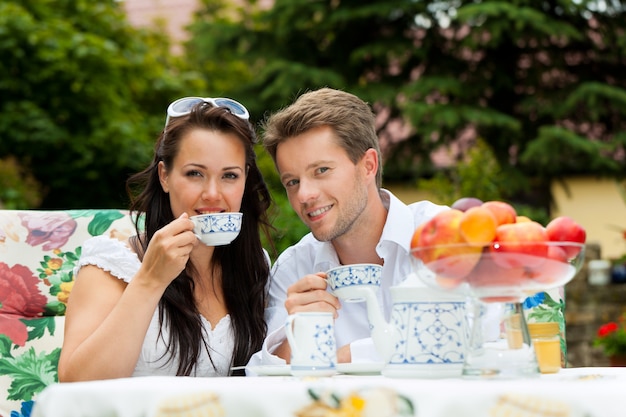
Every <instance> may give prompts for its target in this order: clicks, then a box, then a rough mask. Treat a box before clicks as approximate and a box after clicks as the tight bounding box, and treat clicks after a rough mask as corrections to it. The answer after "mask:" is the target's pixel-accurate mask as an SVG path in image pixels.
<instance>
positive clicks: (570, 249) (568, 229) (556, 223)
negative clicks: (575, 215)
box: [546, 216, 587, 258]
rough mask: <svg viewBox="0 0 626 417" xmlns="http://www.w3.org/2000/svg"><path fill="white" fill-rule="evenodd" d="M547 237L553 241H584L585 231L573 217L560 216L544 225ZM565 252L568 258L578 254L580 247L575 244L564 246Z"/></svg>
mask: <svg viewBox="0 0 626 417" xmlns="http://www.w3.org/2000/svg"><path fill="white" fill-rule="evenodd" d="M546 233H547V234H548V239H549V240H551V241H553V242H575V243H585V239H586V238H587V232H586V231H585V229H584V228H583V227H582V226H581V225H580V224H578V223H576V221H574V219H572V218H571V217H567V216H560V217H557V218H555V219H554V220H552V221H551V222H550V223H548V225H547V226H546ZM563 248H564V249H565V252H566V253H567V256H568V257H569V258H573V257H574V256H576V255H578V252H580V248H579V247H577V246H564V247H563Z"/></svg>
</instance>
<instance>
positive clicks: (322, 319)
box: [285, 312, 337, 376]
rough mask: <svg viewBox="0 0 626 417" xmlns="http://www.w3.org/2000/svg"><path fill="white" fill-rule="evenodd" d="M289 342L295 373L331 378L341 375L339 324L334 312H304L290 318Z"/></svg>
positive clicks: (293, 372) (292, 367)
mask: <svg viewBox="0 0 626 417" xmlns="http://www.w3.org/2000/svg"><path fill="white" fill-rule="evenodd" d="M285 332H286V334H287V340H288V341H289V346H290V347H291V374H292V375H294V376H309V375H311V376H330V375H334V374H335V373H336V372H337V368H336V364H337V347H336V345H335V321H334V318H333V314H332V313H324V312H303V313H295V314H292V315H290V316H288V317H287V322H286V323H285Z"/></svg>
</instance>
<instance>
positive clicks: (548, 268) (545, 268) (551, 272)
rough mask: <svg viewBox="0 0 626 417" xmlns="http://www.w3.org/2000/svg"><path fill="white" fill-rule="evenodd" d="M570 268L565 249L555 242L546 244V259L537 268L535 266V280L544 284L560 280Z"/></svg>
mask: <svg viewBox="0 0 626 417" xmlns="http://www.w3.org/2000/svg"><path fill="white" fill-rule="evenodd" d="M570 268H572V267H571V266H570V265H569V262H568V261H567V253H566V251H565V249H564V248H563V247H561V246H559V245H557V244H550V245H549V246H548V254H547V259H546V261H545V262H544V263H543V264H542V265H541V266H540V267H538V268H535V271H536V272H537V275H536V276H535V280H537V281H539V282H543V283H546V284H553V283H556V282H559V281H560V280H562V279H563V278H564V277H565V276H566V275H567V272H568V269H570Z"/></svg>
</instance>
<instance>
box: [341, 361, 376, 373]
mask: <svg viewBox="0 0 626 417" xmlns="http://www.w3.org/2000/svg"><path fill="white" fill-rule="evenodd" d="M384 366H385V364H384V363H383V362H357V363H338V364H337V372H339V373H340V374H347V375H380V371H381V370H382V369H383V368H384Z"/></svg>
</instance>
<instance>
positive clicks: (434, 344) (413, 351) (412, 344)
mask: <svg viewBox="0 0 626 417" xmlns="http://www.w3.org/2000/svg"><path fill="white" fill-rule="evenodd" d="M392 320H393V322H394V328H395V329H396V331H395V332H394V335H393V338H394V353H393V355H392V357H391V360H390V361H389V364H390V365H407V364H410V365H421V364H462V363H463V361H464V360H465V355H464V349H465V344H466V342H467V340H468V334H467V326H466V325H465V305H464V303H462V302H439V303H429V302H415V303H396V304H394V308H393V312H392Z"/></svg>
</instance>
